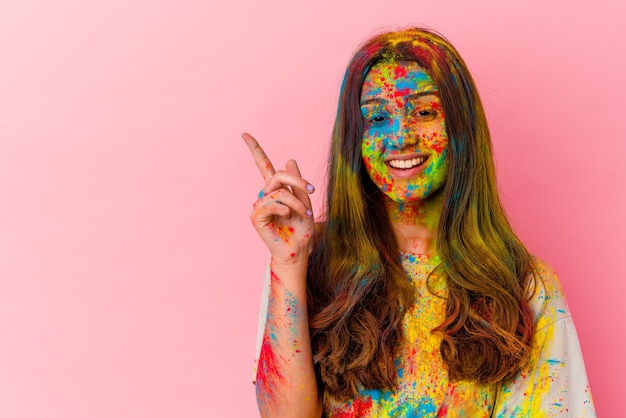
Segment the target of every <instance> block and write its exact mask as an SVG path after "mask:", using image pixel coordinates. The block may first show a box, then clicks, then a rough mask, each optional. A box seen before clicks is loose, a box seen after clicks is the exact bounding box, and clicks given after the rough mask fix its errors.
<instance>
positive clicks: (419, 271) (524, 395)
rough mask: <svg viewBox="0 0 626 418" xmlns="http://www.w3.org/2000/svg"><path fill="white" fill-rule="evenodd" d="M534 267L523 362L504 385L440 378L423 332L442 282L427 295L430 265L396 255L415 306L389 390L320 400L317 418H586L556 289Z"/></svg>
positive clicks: (583, 383) (437, 312)
mask: <svg viewBox="0 0 626 418" xmlns="http://www.w3.org/2000/svg"><path fill="white" fill-rule="evenodd" d="M535 261H536V265H537V272H538V273H539V276H540V277H541V279H542V280H538V287H537V290H536V292H535V294H534V296H533V298H532V300H531V307H532V309H533V312H534V314H535V318H536V334H535V337H534V341H533V346H532V354H531V361H530V362H529V364H528V366H527V367H526V369H525V370H523V371H522V372H521V373H519V375H518V376H517V377H516V378H515V379H514V380H513V381H512V382H511V383H508V384H506V385H501V386H498V385H480V384H477V383H474V382H469V381H461V382H452V381H449V380H448V375H447V372H446V369H445V367H444V364H443V361H442V359H441V355H440V353H439V345H440V342H441V337H440V336H438V335H437V334H435V333H431V330H432V329H433V328H434V327H436V326H437V325H438V324H440V323H441V322H442V320H443V318H444V314H445V300H444V299H443V298H441V297H438V296H437V295H439V296H441V295H445V293H446V287H445V280H444V279H442V278H441V277H440V276H438V275H437V274H433V275H431V278H430V290H429V287H427V285H426V279H427V277H428V274H429V273H430V272H431V271H432V270H433V268H434V266H435V265H436V263H437V260H436V259H431V258H429V257H428V256H424V255H413V254H406V253H405V254H402V264H403V266H404V269H405V271H406V273H407V275H408V277H409V279H410V280H411V282H412V283H413V284H414V286H415V290H416V294H417V300H416V303H415V304H414V305H413V306H412V307H411V309H410V310H409V312H408V313H407V315H406V316H405V320H404V331H405V339H404V341H403V343H402V346H401V349H400V352H399V355H398V358H397V359H396V365H397V368H398V386H397V390H395V391H394V392H390V391H385V390H361V391H360V395H359V397H358V398H357V399H354V400H351V401H349V402H339V401H336V400H334V399H333V398H332V397H330V396H328V395H327V394H326V395H325V396H324V416H325V417H334V418H349V417H441V416H453V417H472V418H474V417H490V416H495V417H554V416H561V417H594V416H595V411H594V406H593V401H592V398H591V392H590V391H589V385H588V382H587V375H586V372H585V366H584V363H583V359H582V355H581V351H580V345H579V343H578V337H577V335H576V330H575V328H574V323H573V322H572V318H571V316H570V313H569V310H568V307H567V303H566V301H565V298H564V296H563V292H562V290H561V286H560V283H559V281H558V279H557V277H556V275H555V274H554V272H553V271H552V269H551V268H550V267H549V266H547V265H546V264H545V263H544V262H542V261H541V260H539V259H536V260H535ZM431 291H432V292H431ZM433 293H434V294H433Z"/></svg>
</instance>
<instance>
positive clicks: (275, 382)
mask: <svg viewBox="0 0 626 418" xmlns="http://www.w3.org/2000/svg"><path fill="white" fill-rule="evenodd" d="M280 366H281V365H280V360H279V357H278V355H277V354H276V353H275V352H274V349H273V347H272V344H271V342H270V339H269V337H267V336H265V337H264V338H263V344H262V345H261V355H260V356H259V366H258V370H257V375H256V385H257V391H258V393H259V394H260V395H261V397H262V399H263V403H267V402H276V395H277V394H276V392H275V389H276V388H281V387H283V386H284V384H285V383H286V380H285V377H284V376H283V374H282V372H281V367H280Z"/></svg>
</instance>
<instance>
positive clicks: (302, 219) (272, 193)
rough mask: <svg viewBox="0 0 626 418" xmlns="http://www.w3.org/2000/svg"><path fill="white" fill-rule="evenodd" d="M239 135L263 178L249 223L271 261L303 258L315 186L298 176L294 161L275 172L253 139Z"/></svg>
mask: <svg viewBox="0 0 626 418" xmlns="http://www.w3.org/2000/svg"><path fill="white" fill-rule="evenodd" d="M242 137H243V140H244V141H245V142H246V145H248V148H250V152H252V156H253V157H254V161H255V162H256V165H257V167H258V168H259V170H260V171H261V175H262V176H263V179H264V180H265V185H264V186H263V188H262V189H261V191H260V192H259V199H258V200H257V201H256V202H255V203H254V206H253V210H252V215H251V216H250V218H251V220H252V224H253V225H254V227H255V228H256V230H257V232H258V233H259V235H260V236H261V239H263V242H265V245H267V247H268V248H269V250H270V253H271V254H272V258H273V262H275V263H276V262H278V263H292V262H295V261H305V260H307V259H308V256H309V246H310V243H311V239H312V238H313V233H314V221H313V211H312V208H311V200H310V199H309V194H310V193H313V191H314V190H315V188H314V187H313V186H312V185H311V184H309V183H308V182H307V181H306V180H304V179H303V178H302V176H301V175H300V170H299V169H298V164H297V163H296V161H295V160H289V161H287V164H286V166H285V170H278V171H276V170H274V166H273V165H272V162H271V161H270V160H269V158H267V155H266V154H265V152H264V151H263V149H262V148H261V146H260V145H259V143H258V142H257V141H256V139H254V138H253V137H252V135H250V134H248V133H244V134H243V135H242Z"/></svg>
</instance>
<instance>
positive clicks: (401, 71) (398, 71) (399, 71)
mask: <svg viewBox="0 0 626 418" xmlns="http://www.w3.org/2000/svg"><path fill="white" fill-rule="evenodd" d="M393 72H394V76H395V78H398V77H406V68H405V67H404V66H402V65H396V67H395V68H394V71H393Z"/></svg>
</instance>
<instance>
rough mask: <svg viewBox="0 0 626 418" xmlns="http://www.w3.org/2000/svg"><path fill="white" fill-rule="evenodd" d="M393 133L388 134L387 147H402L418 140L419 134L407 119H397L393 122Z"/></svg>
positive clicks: (413, 143)
mask: <svg viewBox="0 0 626 418" xmlns="http://www.w3.org/2000/svg"><path fill="white" fill-rule="evenodd" d="M394 125H396V126H395V128H396V129H394V130H393V134H392V135H389V136H388V140H387V144H386V145H387V148H395V149H404V148H406V147H409V146H412V145H415V144H417V143H418V142H419V135H418V132H417V130H416V129H415V125H414V124H412V123H410V122H409V121H407V120H397V121H395V123H394Z"/></svg>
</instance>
